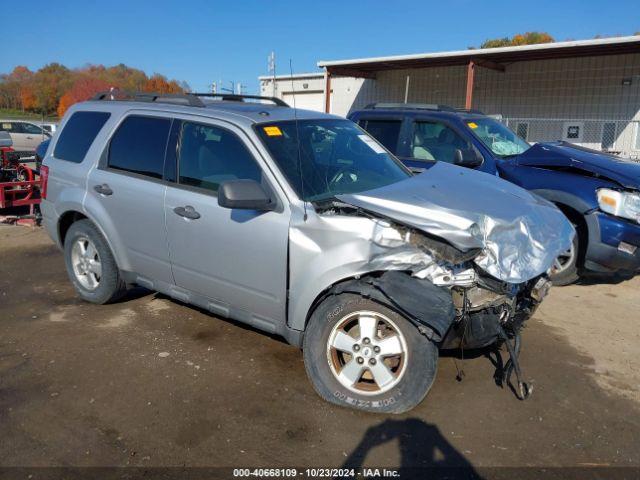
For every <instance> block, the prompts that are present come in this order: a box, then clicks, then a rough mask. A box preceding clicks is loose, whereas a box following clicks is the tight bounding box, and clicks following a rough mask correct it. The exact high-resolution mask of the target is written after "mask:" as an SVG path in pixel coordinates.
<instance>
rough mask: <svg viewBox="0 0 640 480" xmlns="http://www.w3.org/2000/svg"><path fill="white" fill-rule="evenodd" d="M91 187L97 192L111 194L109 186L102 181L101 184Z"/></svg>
mask: <svg viewBox="0 0 640 480" xmlns="http://www.w3.org/2000/svg"><path fill="white" fill-rule="evenodd" d="M93 189H94V190H95V191H96V192H98V193H99V194H100V195H105V196H107V195H113V190H111V189H110V188H109V185H107V184H106V183H103V184H102V185H95V186H94V187H93Z"/></svg>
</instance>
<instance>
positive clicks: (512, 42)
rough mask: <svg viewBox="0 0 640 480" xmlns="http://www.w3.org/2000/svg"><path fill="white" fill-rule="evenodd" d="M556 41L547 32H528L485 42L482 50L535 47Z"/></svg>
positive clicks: (481, 46)
mask: <svg viewBox="0 0 640 480" xmlns="http://www.w3.org/2000/svg"><path fill="white" fill-rule="evenodd" d="M553 42H555V39H554V38H553V37H552V36H551V35H549V34H548V33H546V32H526V33H523V34H520V33H519V34H516V35H514V36H513V37H511V38H509V37H504V38H493V39H491V40H485V41H484V42H483V43H482V45H480V48H499V47H516V46H519V45H535V44H538V43H553Z"/></svg>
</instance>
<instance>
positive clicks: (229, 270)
mask: <svg viewBox="0 0 640 480" xmlns="http://www.w3.org/2000/svg"><path fill="white" fill-rule="evenodd" d="M181 123H182V124H181V125H180V128H179V132H178V133H177V135H176V136H177V137H178V139H177V155H176V156H177V174H176V181H175V183H174V184H171V185H169V186H168V187H167V194H166V197H165V215H166V219H167V235H168V243H169V249H170V254H171V264H172V269H173V275H174V278H175V281H176V284H177V285H178V286H179V287H181V288H184V289H186V290H188V291H189V292H193V293H195V294H197V295H201V296H203V297H206V298H207V299H208V305H207V306H208V308H209V309H210V310H212V311H214V312H216V313H218V314H221V315H223V316H229V317H232V318H235V319H238V320H241V321H245V322H247V323H250V324H253V325H254V326H256V327H258V328H261V329H264V330H267V331H272V332H275V331H276V330H277V329H278V327H279V326H280V325H281V324H282V323H283V322H284V320H285V311H286V303H287V302H286V291H287V245H288V235H289V218H290V213H289V207H288V205H287V204H286V203H285V202H282V201H281V200H280V197H281V195H279V194H278V193H276V192H277V190H276V189H275V188H274V187H273V186H274V185H276V182H275V181H274V179H273V178H272V177H270V172H269V171H268V169H266V168H264V167H265V164H264V162H263V161H261V160H262V159H261V158H260V155H259V153H258V151H257V150H256V148H255V146H254V145H253V144H252V143H251V142H250V141H249V139H248V137H247V135H246V134H245V133H244V132H242V131H241V130H240V129H238V128H236V127H234V126H232V125H229V124H226V123H223V122H220V123H217V122H212V123H206V124H203V123H198V122H196V121H187V120H185V121H183V122H181ZM171 149H172V148H171ZM235 179H251V180H256V181H258V182H260V183H261V184H262V185H263V187H264V188H265V190H267V191H268V192H269V193H270V195H271V196H272V199H274V200H277V202H278V205H279V206H278V208H277V209H276V210H275V211H269V212H260V211H255V210H235V209H233V210H232V209H227V208H223V207H221V206H219V205H218V199H217V194H218V189H219V186H220V184H222V183H223V182H224V181H226V180H235ZM282 198H284V197H282Z"/></svg>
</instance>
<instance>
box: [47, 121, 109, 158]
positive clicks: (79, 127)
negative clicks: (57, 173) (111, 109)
mask: <svg viewBox="0 0 640 480" xmlns="http://www.w3.org/2000/svg"><path fill="white" fill-rule="evenodd" d="M110 116H111V114H110V113H108V112H76V113H74V114H73V115H71V118H70V119H69V120H68V121H67V124H66V125H65V126H64V128H63V129H62V132H60V137H59V138H58V141H57V142H56V148H55V150H54V152H53V156H54V157H56V158H59V159H61V160H67V161H69V162H74V163H80V162H82V160H84V157H85V155H86V154H87V151H88V150H89V147H90V146H91V144H92V143H93V141H94V140H95V139H96V135H98V132H99V131H100V129H101V128H102V127H103V126H104V124H105V123H106V122H107V120H108V119H109V117H110Z"/></svg>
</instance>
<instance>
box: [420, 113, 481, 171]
mask: <svg viewBox="0 0 640 480" xmlns="http://www.w3.org/2000/svg"><path fill="white" fill-rule="evenodd" d="M469 148H471V145H470V144H469V142H467V141H466V140H465V139H463V138H462V137H461V136H460V135H458V133H456V132H455V131H454V130H453V129H451V128H449V127H447V126H446V125H445V124H443V123H440V122H415V123H414V127H413V139H412V144H411V156H412V157H413V158H415V159H416V160H426V161H432V162H433V161H438V162H447V163H453V162H454V160H455V152H456V150H465V149H469Z"/></svg>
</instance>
